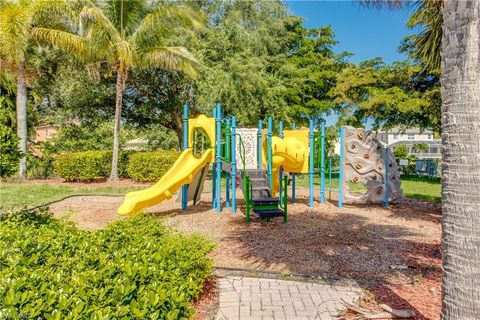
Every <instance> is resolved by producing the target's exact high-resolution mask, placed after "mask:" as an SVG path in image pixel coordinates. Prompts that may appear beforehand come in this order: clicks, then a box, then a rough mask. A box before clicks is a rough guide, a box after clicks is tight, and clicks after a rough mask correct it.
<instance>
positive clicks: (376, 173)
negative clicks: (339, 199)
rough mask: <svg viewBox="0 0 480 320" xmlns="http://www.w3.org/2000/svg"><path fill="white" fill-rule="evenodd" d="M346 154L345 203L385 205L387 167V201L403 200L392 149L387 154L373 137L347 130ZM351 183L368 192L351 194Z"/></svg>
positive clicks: (357, 131)
mask: <svg viewBox="0 0 480 320" xmlns="http://www.w3.org/2000/svg"><path fill="white" fill-rule="evenodd" d="M343 154H344V162H343V172H344V174H343V177H344V181H345V183H344V184H343V190H344V203H350V204H368V203H382V202H383V201H384V200H385V189H386V188H385V165H387V166H388V200H389V201H395V200H397V199H400V198H401V197H402V196H403V191H402V189H401V188H400V174H399V172H398V166H397V162H396V161H395V156H394V155H393V152H392V150H391V149H390V148H388V149H387V150H386V151H385V150H384V147H383V145H382V143H381V142H380V141H379V140H378V139H377V138H376V137H375V134H374V133H372V132H370V131H365V130H364V129H359V128H354V127H350V126H345V127H344V143H343ZM385 156H386V157H387V159H385ZM348 183H361V184H363V185H364V186H365V188H366V189H367V190H366V191H365V193H363V194H358V193H352V192H350V190H349V188H348Z"/></svg>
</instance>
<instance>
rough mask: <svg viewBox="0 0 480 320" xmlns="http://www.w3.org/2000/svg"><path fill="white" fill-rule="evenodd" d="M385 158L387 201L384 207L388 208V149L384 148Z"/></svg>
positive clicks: (384, 202)
mask: <svg viewBox="0 0 480 320" xmlns="http://www.w3.org/2000/svg"><path fill="white" fill-rule="evenodd" d="M383 157H384V159H385V161H384V162H385V164H384V165H385V199H384V200H383V206H384V207H388V162H389V161H388V160H389V159H388V147H387V146H385V147H384V148H383Z"/></svg>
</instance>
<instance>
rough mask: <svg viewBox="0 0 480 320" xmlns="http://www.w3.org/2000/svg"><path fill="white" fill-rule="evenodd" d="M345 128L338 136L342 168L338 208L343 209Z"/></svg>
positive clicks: (340, 130)
mask: <svg viewBox="0 0 480 320" xmlns="http://www.w3.org/2000/svg"><path fill="white" fill-rule="evenodd" d="M344 134H345V131H344V128H343V127H340V129H339V134H338V136H339V137H338V142H339V144H340V166H339V170H338V171H339V172H338V207H339V208H342V207H343V184H344V183H345V182H344V181H343V161H344V159H343V157H344V155H343V148H344Z"/></svg>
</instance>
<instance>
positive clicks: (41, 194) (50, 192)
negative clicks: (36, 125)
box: [0, 183, 146, 211]
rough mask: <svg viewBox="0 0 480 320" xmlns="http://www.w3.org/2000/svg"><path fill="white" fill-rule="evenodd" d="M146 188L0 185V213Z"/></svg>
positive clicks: (122, 193) (121, 193)
mask: <svg viewBox="0 0 480 320" xmlns="http://www.w3.org/2000/svg"><path fill="white" fill-rule="evenodd" d="M145 187H146V186H142V185H138V186H118V187H115V186H105V185H97V186H96V185H95V184H91V185H85V184H79V185H78V186H77V185H71V184H69V185H53V184H37V183H35V184H28V183H0V211H4V210H10V209H22V208H26V207H28V208H31V207H35V206H38V205H41V204H44V203H48V202H51V201H55V200H59V199H61V198H63V197H66V196H69V195H75V194H106V195H124V194H126V193H127V192H130V191H136V190H141V189H143V188H145Z"/></svg>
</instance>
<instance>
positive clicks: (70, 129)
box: [43, 121, 136, 153]
mask: <svg viewBox="0 0 480 320" xmlns="http://www.w3.org/2000/svg"><path fill="white" fill-rule="evenodd" d="M113 126H114V124H113V121H110V122H104V123H100V124H96V125H95V127H92V126H91V125H90V124H88V123H87V124H81V125H76V124H70V125H65V126H63V127H61V129H60V130H59V131H58V132H57V134H56V135H55V136H54V137H53V138H52V140H50V141H49V142H48V143H47V144H48V146H44V147H43V148H44V149H45V147H47V148H48V153H58V152H79V151H90V150H109V149H110V150H111V149H112V146H113V137H112V129H113ZM135 137H136V135H135V133H134V132H133V131H132V130H128V129H127V130H122V134H121V135H120V139H119V140H120V144H121V145H124V144H125V142H126V141H128V140H129V139H133V138H135Z"/></svg>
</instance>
